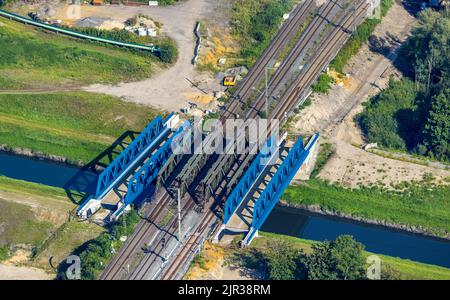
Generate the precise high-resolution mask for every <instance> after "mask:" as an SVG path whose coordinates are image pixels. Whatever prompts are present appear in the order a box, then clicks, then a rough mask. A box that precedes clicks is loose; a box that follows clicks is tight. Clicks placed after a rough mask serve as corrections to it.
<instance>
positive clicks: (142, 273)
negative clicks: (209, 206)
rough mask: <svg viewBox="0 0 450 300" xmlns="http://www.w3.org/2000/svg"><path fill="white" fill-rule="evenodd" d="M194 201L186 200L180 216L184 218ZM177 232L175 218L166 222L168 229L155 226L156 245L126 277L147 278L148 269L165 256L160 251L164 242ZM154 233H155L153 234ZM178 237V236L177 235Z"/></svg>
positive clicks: (132, 278)
mask: <svg viewBox="0 0 450 300" xmlns="http://www.w3.org/2000/svg"><path fill="white" fill-rule="evenodd" d="M194 206H195V203H194V202H193V201H189V200H187V201H186V202H185V203H184V205H183V207H182V208H181V212H182V214H181V218H182V219H184V218H185V217H186V216H187V214H188V213H189V212H191V210H192V209H193V208H194ZM176 232H177V218H176V217H174V218H171V219H170V221H169V223H168V229H167V230H159V232H158V229H157V228H155V231H154V232H153V235H154V236H155V238H154V241H156V246H155V247H154V249H153V251H152V252H151V253H149V255H146V257H144V259H143V260H142V261H141V262H140V264H139V265H138V266H137V268H136V269H135V270H133V272H132V273H131V274H130V276H129V277H128V279H131V280H143V279H148V278H146V277H147V275H148V271H150V269H151V267H152V266H153V263H154V262H155V261H156V260H157V259H158V258H161V259H163V260H165V259H166V258H164V257H162V256H161V255H160V253H162V252H163V250H164V248H165V244H166V243H165V242H163V241H168V240H169V239H170V238H174V237H175V233H176ZM155 234H156V235H155ZM158 234H159V235H160V236H159V237H158V236H157V235H158ZM177 239H178V237H177ZM149 246H151V245H149Z"/></svg>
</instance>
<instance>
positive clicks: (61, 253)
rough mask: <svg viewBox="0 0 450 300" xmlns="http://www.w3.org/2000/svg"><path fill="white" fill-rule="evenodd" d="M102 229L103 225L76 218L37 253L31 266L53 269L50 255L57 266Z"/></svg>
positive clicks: (102, 230)
mask: <svg viewBox="0 0 450 300" xmlns="http://www.w3.org/2000/svg"><path fill="white" fill-rule="evenodd" d="M104 231H105V229H104V228H103V227H100V226H98V225H95V224H91V223H87V222H79V221H77V220H74V221H72V222H69V223H67V226H64V228H63V229H62V230H61V232H59V233H58V235H57V236H56V237H55V238H54V239H53V240H52V241H51V243H50V244H49V245H48V247H47V248H46V249H45V250H44V251H43V252H42V253H40V254H39V256H38V257H37V258H36V259H35V261H34V262H33V266H35V267H38V268H42V269H45V270H47V271H54V270H52V268H51V265H50V264H49V259H50V257H53V258H52V264H53V266H57V265H59V264H60V263H61V262H62V261H63V260H64V259H66V258H67V257H68V256H69V255H70V254H71V253H72V251H73V250H74V249H76V248H78V247H80V246H81V245H83V244H84V243H85V242H87V241H89V240H91V239H95V238H96V237H97V236H99V235H100V234H101V233H102V232H104Z"/></svg>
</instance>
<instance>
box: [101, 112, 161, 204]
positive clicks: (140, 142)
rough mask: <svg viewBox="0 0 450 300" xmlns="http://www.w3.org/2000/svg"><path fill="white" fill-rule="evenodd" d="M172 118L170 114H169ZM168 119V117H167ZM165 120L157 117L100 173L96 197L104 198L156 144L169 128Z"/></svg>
mask: <svg viewBox="0 0 450 300" xmlns="http://www.w3.org/2000/svg"><path fill="white" fill-rule="evenodd" d="M169 118H170V116H169ZM166 120H167V119H166ZM164 124H165V120H163V119H162V118H161V116H158V117H156V118H155V119H154V120H153V121H152V122H151V123H150V124H149V125H148V126H147V127H146V128H145V129H144V130H143V131H142V132H141V133H140V134H139V135H138V136H137V137H136V138H135V139H134V140H133V141H132V142H131V144H130V145H128V147H126V148H125V150H123V151H122V152H121V153H120V154H119V156H117V158H116V159H114V161H113V162H112V163H111V164H109V166H108V167H107V168H106V169H105V170H104V171H103V172H102V173H101V174H100V176H99V179H98V183H97V191H96V193H95V198H96V199H101V198H103V197H104V196H105V195H106V193H108V192H109V191H110V190H111V189H112V188H113V187H114V186H115V185H116V184H117V183H118V182H120V181H121V180H122V178H123V176H125V175H126V174H127V173H128V172H129V171H130V169H131V168H132V167H133V165H135V163H137V162H138V161H139V160H140V159H141V158H143V157H144V155H145V154H146V153H147V152H148V151H149V150H150V149H151V148H152V147H151V146H154V145H155V140H156V139H157V138H158V137H160V136H161V134H162V133H163V132H167V131H168V130H169V128H167V127H165V125H164Z"/></svg>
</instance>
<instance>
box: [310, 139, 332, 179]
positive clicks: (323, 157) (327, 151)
mask: <svg viewBox="0 0 450 300" xmlns="http://www.w3.org/2000/svg"><path fill="white" fill-rule="evenodd" d="M334 153H336V150H335V149H334V146H333V144H330V143H323V144H320V145H319V154H318V155H317V159H316V165H315V167H314V169H313V170H312V172H311V178H315V177H316V176H317V175H318V174H319V173H320V171H321V170H322V169H323V167H324V166H325V164H326V163H327V161H328V160H329V159H330V158H331V157H332V156H333V155H334Z"/></svg>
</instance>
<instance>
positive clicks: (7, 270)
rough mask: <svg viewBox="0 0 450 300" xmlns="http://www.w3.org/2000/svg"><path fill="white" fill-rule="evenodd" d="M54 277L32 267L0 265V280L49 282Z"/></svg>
mask: <svg viewBox="0 0 450 300" xmlns="http://www.w3.org/2000/svg"><path fill="white" fill-rule="evenodd" d="M53 278H54V275H51V274H47V273H46V272H45V271H44V270H41V269H38V268H32V267H18V266H14V265H7V264H0V280H51V279H53Z"/></svg>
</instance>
